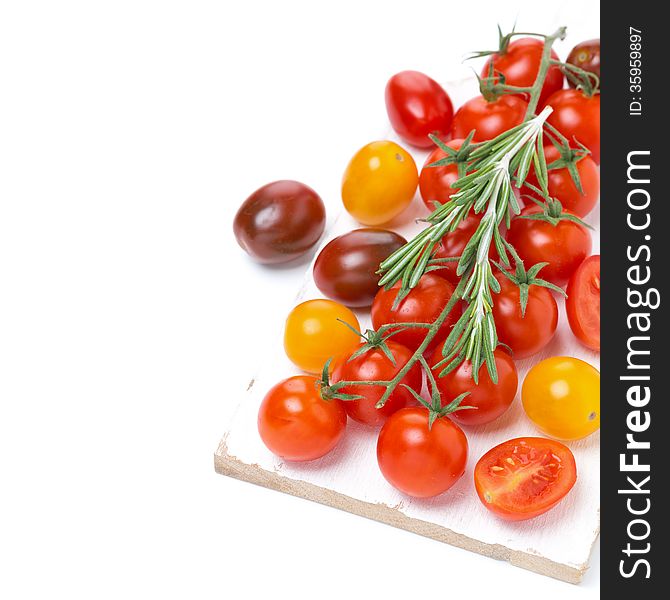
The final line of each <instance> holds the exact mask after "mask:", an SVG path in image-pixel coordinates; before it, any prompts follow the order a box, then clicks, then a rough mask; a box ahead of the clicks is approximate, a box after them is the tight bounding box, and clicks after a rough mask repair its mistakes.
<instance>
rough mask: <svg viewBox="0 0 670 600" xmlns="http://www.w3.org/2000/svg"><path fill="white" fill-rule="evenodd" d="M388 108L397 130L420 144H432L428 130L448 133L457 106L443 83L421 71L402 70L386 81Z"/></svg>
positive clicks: (424, 146) (400, 134)
mask: <svg viewBox="0 0 670 600" xmlns="http://www.w3.org/2000/svg"><path fill="white" fill-rule="evenodd" d="M386 110H387V112H388V115H389V119H390V120H391V125H392V126H393V129H394V130H395V131H396V133H397V134H398V135H399V136H400V137H401V138H402V139H403V140H404V141H406V142H408V143H410V144H412V145H414V146H418V147H419V148H430V147H431V146H432V145H433V142H431V141H430V138H429V137H428V134H430V133H433V134H435V135H437V136H438V137H442V136H444V135H445V134H446V133H448V131H449V128H450V127H451V119H452V118H453V116H454V107H453V105H452V104H451V99H450V98H449V96H448V95H447V92H445V91H444V90H443V89H442V87H441V86H440V84H438V83H437V82H436V81H434V80H433V79H431V78H430V77H428V76H427V75H424V74H423V73H419V72H418V71H402V72H401V73H398V74H396V75H394V76H393V77H391V79H389V81H388V83H387V84H386Z"/></svg>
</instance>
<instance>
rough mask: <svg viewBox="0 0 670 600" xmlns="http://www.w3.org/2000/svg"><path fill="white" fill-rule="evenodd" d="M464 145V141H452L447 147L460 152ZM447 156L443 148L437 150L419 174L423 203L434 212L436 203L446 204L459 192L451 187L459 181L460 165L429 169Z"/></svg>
mask: <svg viewBox="0 0 670 600" xmlns="http://www.w3.org/2000/svg"><path fill="white" fill-rule="evenodd" d="M462 145H463V140H451V141H450V142H447V146H449V147H450V148H453V149H454V150H459V149H460V147H461V146H462ZM446 157H447V154H446V152H445V151H444V150H442V149H441V148H435V149H434V150H433V151H432V152H431V153H430V154H429V155H428V158H427V159H426V162H425V163H423V167H422V168H421V173H420V174H419V191H420V192H421V198H422V199H423V203H424V204H425V205H426V206H427V207H428V209H429V210H430V211H431V212H432V211H434V210H435V204H434V201H437V202H439V203H440V204H444V203H445V202H447V201H448V200H449V198H451V195H452V194H455V193H456V192H457V191H458V190H456V189H454V188H452V187H451V184H452V183H454V181H456V180H457V179H458V165H457V164H455V163H451V164H449V165H444V166H443V167H429V166H428V165H430V164H432V163H434V162H437V161H438V160H442V159H443V158H446Z"/></svg>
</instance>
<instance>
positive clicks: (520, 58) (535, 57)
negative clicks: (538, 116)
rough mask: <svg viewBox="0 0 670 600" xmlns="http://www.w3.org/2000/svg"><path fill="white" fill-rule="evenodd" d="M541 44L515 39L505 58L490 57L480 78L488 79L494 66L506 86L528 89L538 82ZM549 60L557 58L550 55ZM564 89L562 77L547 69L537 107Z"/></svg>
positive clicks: (541, 42)
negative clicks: (503, 78)
mask: <svg viewBox="0 0 670 600" xmlns="http://www.w3.org/2000/svg"><path fill="white" fill-rule="evenodd" d="M543 49H544V42H543V41H542V40H539V39H535V38H518V39H516V40H514V41H513V42H511V43H510V44H509V46H508V47H507V51H506V52H505V53H504V54H499V53H496V54H493V55H491V57H490V58H489V59H488V60H487V61H486V64H485V65H484V68H483V69H482V77H488V76H489V66H490V64H491V62H493V68H494V70H495V71H496V72H498V73H502V74H503V75H504V76H505V83H506V84H507V85H512V86H515V87H530V86H532V85H533V84H534V83H535V80H536V79H537V73H538V71H539V70H540V63H541V61H542V50H543ZM551 58H553V59H554V60H558V54H556V52H554V51H553V50H552V51H551ZM562 87H563V73H562V72H561V69H560V68H559V67H558V66H556V65H554V66H551V67H549V70H548V71H547V77H546V79H545V80H544V85H543V86H542V92H541V94H540V101H539V106H543V105H544V101H545V100H546V99H547V98H548V97H549V96H550V95H551V94H553V93H554V92H556V91H557V90H560V89H561V88H562Z"/></svg>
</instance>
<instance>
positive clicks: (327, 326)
mask: <svg viewBox="0 0 670 600" xmlns="http://www.w3.org/2000/svg"><path fill="white" fill-rule="evenodd" d="M338 319H340V320H342V321H344V322H345V323H348V324H349V325H351V326H352V327H353V328H354V329H356V330H357V331H359V330H360V325H359V324H358V319H357V318H356V315H355V314H354V313H353V312H351V310H349V309H348V308H347V307H346V306H344V305H343V304H340V303H339V302H335V301H333V300H307V302H303V303H302V304H298V306H296V307H295V308H294V309H293V310H292V311H291V312H290V313H289V315H288V318H287V319H286V328H285V329H284V349H285V350H286V355H287V356H288V357H289V359H291V361H292V362H293V363H294V364H295V365H296V366H297V367H298V368H300V369H302V370H303V371H307V372H308V373H321V370H322V369H323V365H324V364H325V363H326V361H327V360H328V359H329V358H331V357H332V358H333V360H332V362H331V364H330V371H331V372H332V370H333V367H334V365H335V363H336V362H337V361H338V359H340V358H343V357H345V356H347V355H349V354H351V353H353V351H354V350H356V348H358V346H359V344H360V338H359V337H358V336H357V335H356V334H355V333H354V332H353V331H351V329H349V328H348V327H347V326H346V325H344V324H343V323H340V322H339V321H338Z"/></svg>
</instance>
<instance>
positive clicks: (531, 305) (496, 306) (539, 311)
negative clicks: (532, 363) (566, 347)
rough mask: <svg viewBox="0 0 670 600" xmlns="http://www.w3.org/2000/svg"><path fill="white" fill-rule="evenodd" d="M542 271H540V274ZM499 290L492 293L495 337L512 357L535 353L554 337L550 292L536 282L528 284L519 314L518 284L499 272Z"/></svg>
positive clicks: (555, 322)
mask: <svg viewBox="0 0 670 600" xmlns="http://www.w3.org/2000/svg"><path fill="white" fill-rule="evenodd" d="M542 275H543V273H542V271H541V272H540V275H539V276H540V277H542ZM496 279H497V280H498V282H499V283H500V293H498V294H493V318H494V319H495V323H496V330H497V332H498V339H499V340H500V342H501V343H503V344H506V345H507V346H509V347H510V348H511V350H512V354H513V356H514V358H515V359H517V360H518V359H520V358H526V357H528V356H532V355H533V354H536V353H538V352H539V351H540V350H542V348H544V347H545V346H546V345H547V344H548V343H549V342H550V341H551V340H552V339H553V337H554V334H555V333H556V327H557V326H558V305H557V304H556V300H555V299H554V296H553V295H552V293H551V292H550V291H549V290H548V289H547V288H544V287H540V286H539V285H530V286H529V287H528V303H527V304H526V312H525V315H523V316H522V314H521V303H520V291H519V286H518V285H516V284H515V283H513V282H512V281H510V280H509V279H508V278H507V277H505V276H504V275H503V274H502V273H500V274H498V275H496Z"/></svg>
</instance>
